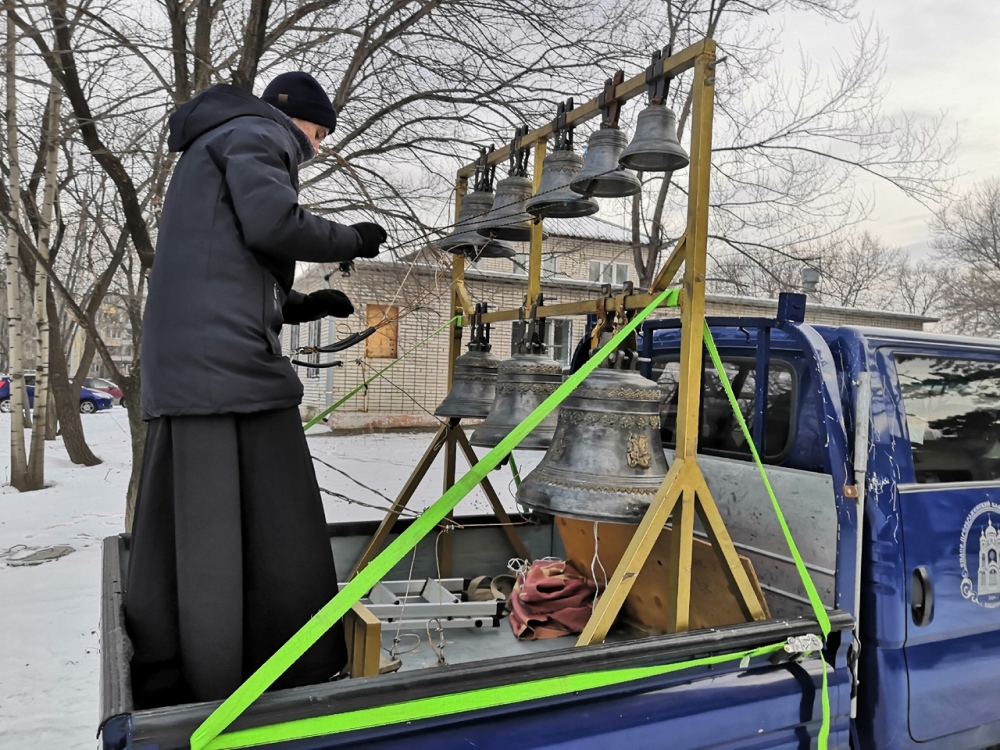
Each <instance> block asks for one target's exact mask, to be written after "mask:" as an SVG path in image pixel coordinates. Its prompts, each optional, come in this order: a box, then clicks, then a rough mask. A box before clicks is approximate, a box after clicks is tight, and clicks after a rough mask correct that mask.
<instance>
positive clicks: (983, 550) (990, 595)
mask: <svg viewBox="0 0 1000 750" xmlns="http://www.w3.org/2000/svg"><path fill="white" fill-rule="evenodd" d="M994 521H996V523H994ZM970 542H971V545H970ZM958 554H959V559H960V561H961V563H962V596H963V597H965V598H966V599H969V600H970V601H972V602H975V603H976V604H978V605H979V606H981V607H986V608H988V609H994V608H996V607H1000V505H997V504H996V503H991V502H985V503H980V504H979V505H977V506H976V507H975V508H973V509H972V511H971V512H970V513H969V515H968V517H967V518H966V519H965V525H964V526H963V527H962V543H961V545H960V546H959V550H958Z"/></svg>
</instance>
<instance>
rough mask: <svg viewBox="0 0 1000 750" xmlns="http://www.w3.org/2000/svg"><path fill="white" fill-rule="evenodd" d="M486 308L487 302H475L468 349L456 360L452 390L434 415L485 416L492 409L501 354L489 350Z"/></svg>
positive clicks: (479, 417)
mask: <svg viewBox="0 0 1000 750" xmlns="http://www.w3.org/2000/svg"><path fill="white" fill-rule="evenodd" d="M485 312H486V303H481V304H477V305H476V312H475V313H474V314H473V316H472V325H471V327H470V330H471V332H472V334H471V339H470V341H469V347H468V348H469V350H468V351H467V352H466V353H465V354H463V355H461V356H460V357H458V358H457V359H456V360H455V373H454V375H453V377H452V381H451V390H450V391H448V395H447V396H445V398H444V401H442V402H441V403H440V404H439V405H438V408H437V409H435V410H434V415H435V416H438V417H458V418H460V419H465V418H471V419H483V418H484V417H486V416H487V415H488V414H489V413H490V407H491V406H492V405H493V400H494V398H495V397H496V384H497V367H498V366H499V365H500V358H499V357H498V356H496V355H495V354H490V349H491V348H492V345H491V344H490V325H489V323H483V322H482V315H483V313H485Z"/></svg>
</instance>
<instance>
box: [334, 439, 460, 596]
mask: <svg viewBox="0 0 1000 750" xmlns="http://www.w3.org/2000/svg"><path fill="white" fill-rule="evenodd" d="M447 440H448V427H447V426H446V425H442V426H441V427H440V429H438V431H437V432H436V433H435V434H434V439H433V440H432V441H431V444H430V445H429V446H427V450H426V451H424V455H423V457H422V458H421V459H420V463H418V464H417V467H416V468H415V469H414V470H413V473H412V474H410V478H409V479H407V480H406V484H405V485H403V489H402V491H401V492H400V493H399V497H397V498H396V502H394V503H393V504H392V508H391V509H390V510H389V512H388V513H386V514H385V518H383V519H382V523H380V524H379V526H378V529H376V530H375V534H374V535H373V536H372V538H371V541H370V542H368V546H367V547H365V551H364V552H362V553H361V557H360V558H358V561H357V562H356V563H355V564H354V567H353V568H352V569H351V572H350V575H349V576H348V578H353V577H354V576H356V575H357V574H358V571H359V570H362V569H363V568H364V567H365V566H366V565H367V564H368V563H370V562H371V561H372V560H374V559H375V556H376V555H378V553H379V552H381V551H382V547H383V546H385V541H386V539H388V538H389V534H390V533H392V527H393V526H395V525H396V521H397V520H398V519H399V515H400V513H402V512H403V509H404V508H405V507H406V505H407V503H409V502H410V499H411V498H412V497H413V493H414V492H416V491H417V487H419V486H420V483H421V482H422V481H423V479H424V475H426V474H427V470H428V469H430V468H431V464H433V463H434V459H435V458H437V455H438V453H439V452H440V451H441V448H442V447H443V446H444V445H445V443H446V442H447Z"/></svg>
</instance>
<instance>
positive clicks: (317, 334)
mask: <svg viewBox="0 0 1000 750" xmlns="http://www.w3.org/2000/svg"><path fill="white" fill-rule="evenodd" d="M306 341H307V342H308V343H307V344H306V346H313V347H320V346H322V345H323V321H321V320H313V321H311V322H310V323H309V326H308V328H307V329H306ZM306 361H308V362H313V363H315V364H319V352H314V353H312V354H310V355H309V358H308V359H307V360H306ZM306 377H307V378H318V377H319V368H318V367H307V368H306Z"/></svg>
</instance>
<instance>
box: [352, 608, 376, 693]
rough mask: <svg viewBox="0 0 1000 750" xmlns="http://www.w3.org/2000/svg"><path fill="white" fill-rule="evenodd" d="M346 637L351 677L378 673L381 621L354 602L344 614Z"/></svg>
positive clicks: (369, 675) (370, 675)
mask: <svg viewBox="0 0 1000 750" xmlns="http://www.w3.org/2000/svg"><path fill="white" fill-rule="evenodd" d="M344 634H345V636H346V638H347V666H346V667H345V668H344V669H345V671H347V672H348V673H350V675H351V677H352V678H354V677H372V676H374V675H377V674H379V669H380V654H381V651H382V623H381V621H380V620H379V619H378V618H377V617H376V616H375V615H373V614H372V613H371V612H369V611H368V609H367V608H366V607H365V606H364V605H363V604H361V603H360V602H356V603H355V604H354V606H353V607H351V609H350V610H349V611H348V612H347V614H345V615H344Z"/></svg>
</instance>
